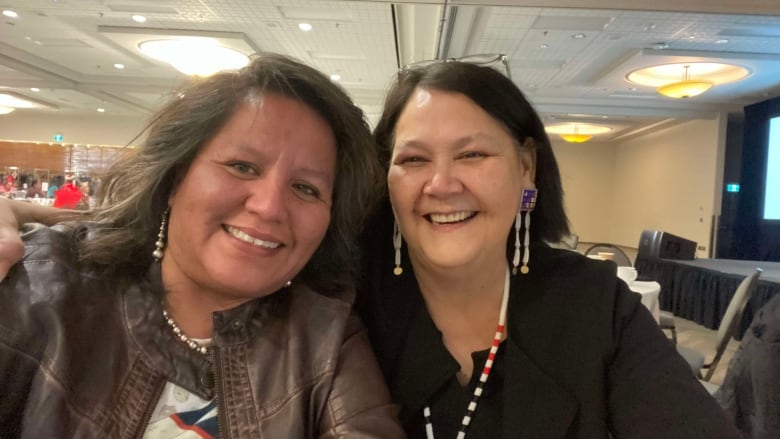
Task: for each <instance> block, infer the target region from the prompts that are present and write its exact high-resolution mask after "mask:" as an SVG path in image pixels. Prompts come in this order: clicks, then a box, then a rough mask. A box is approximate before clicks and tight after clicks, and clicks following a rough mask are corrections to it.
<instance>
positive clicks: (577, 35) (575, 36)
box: [571, 32, 585, 40]
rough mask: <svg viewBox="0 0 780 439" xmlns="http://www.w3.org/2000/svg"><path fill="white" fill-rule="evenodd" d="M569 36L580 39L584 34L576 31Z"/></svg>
mask: <svg viewBox="0 0 780 439" xmlns="http://www.w3.org/2000/svg"><path fill="white" fill-rule="evenodd" d="M571 37H572V38H574V39H575V40H581V39H583V38H585V34H584V33H582V32H578V33H576V34H574V35H572V36H571Z"/></svg>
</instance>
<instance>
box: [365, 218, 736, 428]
mask: <svg viewBox="0 0 780 439" xmlns="http://www.w3.org/2000/svg"><path fill="white" fill-rule="evenodd" d="M388 217H389V218H390V220H389V221H392V215H391V214H389V213H388V215H387V216H386V217H385V218H380V219H379V220H378V222H374V224H372V226H371V227H370V228H369V229H368V232H367V234H366V236H365V242H364V243H365V245H366V252H367V254H366V255H365V256H366V257H365V258H364V260H366V261H367V266H366V267H364V268H365V269H364V276H363V279H362V285H361V288H360V289H359V292H358V296H357V308H358V311H359V312H360V314H361V316H362V318H363V320H364V322H365V323H366V325H367V326H368V328H369V336H370V338H371V341H372V344H373V346H374V349H375V351H376V354H377V357H378V359H379V362H380V365H381V367H382V369H383V373H384V375H385V378H386V380H387V382H388V385H389V386H390V389H391V393H392V394H393V397H394V399H395V400H396V402H398V403H400V404H401V421H402V422H403V423H404V424H405V426H407V428H408V426H409V423H410V421H411V420H412V419H414V418H415V417H417V418H418V419H419V414H420V412H421V411H422V408H423V406H424V404H425V403H426V401H427V400H428V399H429V398H430V397H431V396H432V393H433V392H434V391H435V390H436V389H435V388H431V386H430V385H428V386H426V384H428V382H427V381H428V380H427V378H426V377H430V376H431V374H430V372H429V371H428V372H423V371H422V370H421V369H422V367H421V366H422V364H423V363H425V361H424V356H425V355H426V352H429V351H431V349H430V348H422V347H421V346H422V344H426V345H427V346H430V343H431V342H434V343H436V344H438V345H440V346H441V349H445V348H444V347H443V344H442V343H441V340H433V341H431V340H422V341H421V340H420V337H419V336H418V334H411V333H410V330H409V328H410V326H411V325H410V323H411V322H412V320H413V318H414V314H415V312H420V310H421V309H422V310H424V308H425V305H424V302H423V300H422V297H421V295H420V292H419V288H418V286H417V282H416V280H415V279H414V274H413V270H412V267H411V266H410V265H408V256H407V255H406V254H405V253H404V255H403V258H402V259H403V261H404V262H405V263H406V265H405V266H404V273H403V275H402V276H395V275H394V274H393V267H394V265H393V264H394V259H393V248H392V235H391V233H392V222H389V227H388V222H387V219H386V218H388ZM529 267H530V273H528V274H526V275H522V274H517V275H515V276H513V279H512V284H511V295H510V299H509V310H508V334H507V341H506V342H505V351H504V362H505V363H504V370H505V377H504V392H503V393H504V400H503V414H502V415H503V416H502V423H503V425H502V431H503V437H504V438H514V437H528V438H604V437H607V436H608V433H610V434H612V436H613V437H616V438H621V437H631V438H635V437H636V438H643V437H647V438H681V439H682V438H685V439H691V438H739V437H740V436H739V434H738V432H737V431H736V429H735V428H734V427H733V426H732V425H731V424H730V422H729V421H728V420H727V419H726V418H725V416H724V414H723V412H722V410H721V408H720V407H719V406H718V405H717V403H716V402H715V400H714V399H713V398H712V397H711V396H710V395H709V393H707V391H706V390H705V389H704V387H703V386H702V385H701V384H699V383H698V382H697V380H696V379H695V378H694V376H693V374H692V373H691V370H690V367H689V366H688V364H687V363H686V362H685V360H683V359H682V358H681V357H680V356H679V355H678V354H677V351H676V349H675V347H674V345H673V344H672V343H671V342H670V341H669V340H668V339H667V338H666V336H665V335H664V334H663V332H662V331H661V330H660V328H659V326H658V324H657V323H656V322H655V321H654V320H653V318H652V316H651V314H650V312H649V311H648V310H647V309H646V308H645V307H644V306H643V305H642V304H641V301H640V295H639V294H637V293H633V292H631V291H630V290H629V289H628V287H627V286H626V284H625V283H623V282H622V281H619V280H618V279H617V277H616V266H615V264H614V263H612V262H603V261H594V260H591V259H588V258H586V257H585V256H583V255H581V254H579V253H576V252H573V251H569V250H557V249H552V248H550V247H549V246H546V245H544V244H537V245H532V247H531V254H530V262H529ZM423 312H427V311H423ZM434 350H435V349H434ZM410 352H413V353H414V355H410ZM444 373H446V372H444ZM468 437H479V432H478V431H472V430H469V433H468Z"/></svg>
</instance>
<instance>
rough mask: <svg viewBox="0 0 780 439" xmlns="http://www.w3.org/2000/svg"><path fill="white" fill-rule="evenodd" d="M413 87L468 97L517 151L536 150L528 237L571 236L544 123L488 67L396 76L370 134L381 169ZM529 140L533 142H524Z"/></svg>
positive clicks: (438, 68) (437, 67)
mask: <svg viewBox="0 0 780 439" xmlns="http://www.w3.org/2000/svg"><path fill="white" fill-rule="evenodd" d="M417 87H425V88H430V89H434V90H441V91H447V92H454V93H461V94H463V95H465V96H467V97H468V98H469V99H471V100H472V101H474V102H475V103H476V104H477V105H479V106H480V107H482V109H483V110H485V111H486V112H487V113H488V114H490V115H491V116H493V118H495V119H496V120H497V121H499V122H501V123H502V124H503V125H504V126H506V127H507V129H509V132H510V133H511V134H512V136H513V137H514V138H515V140H516V141H517V142H516V144H517V145H518V148H523V147H533V148H534V149H535V151H536V181H535V184H536V187H537V189H538V190H539V196H538V199H537V202H536V208H535V209H534V210H533V212H532V213H531V218H532V221H531V223H532V224H533V227H531V239H532V240H534V241H542V240H544V241H548V242H558V241H560V239H561V238H562V237H563V236H565V235H567V234H568V233H569V220H568V218H567V217H566V212H565V210H564V208H563V186H562V184H561V174H560V171H559V170H558V163H557V162H556V160H555V155H554V154H553V151H552V147H551V146H550V139H549V138H548V137H547V133H546V132H545V131H544V125H543V124H542V121H541V119H540V118H539V115H538V114H537V113H536V111H534V109H533V107H532V106H531V104H530V103H529V102H528V100H526V98H525V96H524V95H523V93H522V92H521V91H520V89H518V88H517V86H515V84H514V83H513V82H512V81H511V80H510V79H509V78H507V77H506V76H504V75H502V74H501V73H500V72H498V71H497V70H494V69H493V68H491V67H481V66H477V65H474V64H469V63H465V62H457V61H451V62H440V63H434V64H430V65H427V66H425V67H417V68H412V69H408V70H402V71H401V72H399V73H398V77H397V78H396V81H395V83H394V84H393V86H392V88H391V89H390V91H389V92H388V95H387V99H386V100H385V107H384V111H383V113H382V117H381V118H380V120H379V123H378V124H377V126H376V129H375V130H374V138H375V139H376V141H377V143H378V145H379V156H380V160H381V161H382V163H383V164H384V166H385V171H386V170H387V168H388V167H389V164H390V156H391V155H392V150H393V142H394V131H395V125H396V123H397V122H398V118H399V117H400V115H401V112H402V111H403V109H404V106H405V105H406V102H407V101H408V100H409V97H410V96H411V95H412V93H413V92H414V90H415V89H416V88H417ZM529 138H530V139H531V140H532V141H531V142H529V141H527V140H528V139H529Z"/></svg>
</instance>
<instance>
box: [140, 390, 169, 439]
mask: <svg viewBox="0 0 780 439" xmlns="http://www.w3.org/2000/svg"><path fill="white" fill-rule="evenodd" d="M154 379H155V381H156V382H157V384H155V386H156V389H155V391H154V394H153V395H152V398H151V404H148V405H147V406H146V409H144V413H143V415H142V416H141V423H140V424H139V427H138V432H137V433H136V434H135V437H136V438H138V439H142V438H143V437H144V434H145V433H146V428H147V427H148V426H149V418H151V417H152V413H154V409H155V408H156V407H157V404H158V403H159V402H160V396H161V395H162V392H163V389H165V379H164V378H163V377H161V376H159V375H158V376H156V377H155V378H154ZM161 382H162V383H161Z"/></svg>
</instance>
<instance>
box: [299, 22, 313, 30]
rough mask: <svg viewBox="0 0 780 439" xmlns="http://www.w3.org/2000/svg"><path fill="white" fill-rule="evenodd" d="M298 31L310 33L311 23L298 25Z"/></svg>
mask: <svg viewBox="0 0 780 439" xmlns="http://www.w3.org/2000/svg"><path fill="white" fill-rule="evenodd" d="M298 29H300V30H302V31H304V32H308V31H310V30H311V29H312V26H311V24H310V23H298Z"/></svg>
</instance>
